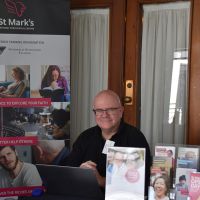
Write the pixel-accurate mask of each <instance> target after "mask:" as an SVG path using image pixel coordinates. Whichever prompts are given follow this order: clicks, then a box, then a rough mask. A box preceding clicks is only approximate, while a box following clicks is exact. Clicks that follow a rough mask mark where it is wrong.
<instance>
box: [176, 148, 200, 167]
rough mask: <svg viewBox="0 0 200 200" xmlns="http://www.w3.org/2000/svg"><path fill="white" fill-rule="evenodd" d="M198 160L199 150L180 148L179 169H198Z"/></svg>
mask: <svg viewBox="0 0 200 200" xmlns="http://www.w3.org/2000/svg"><path fill="white" fill-rule="evenodd" d="M198 158H199V149H198V148H191V147H179V148H178V156H177V168H190V169H198V162H199V159H198Z"/></svg>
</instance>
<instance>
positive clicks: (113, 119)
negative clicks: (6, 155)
mask: <svg viewBox="0 0 200 200" xmlns="http://www.w3.org/2000/svg"><path fill="white" fill-rule="evenodd" d="M93 111H94V116H95V120H96V123H97V125H96V126H94V127H92V128H89V129H87V130H85V131H84V132H83V133H81V134H80V135H79V137H78V138H77V140H76V141H75V143H74V145H73V148H72V151H71V152H70V154H69V156H68V157H67V158H66V159H65V161H64V162H63V163H62V164H63V165H68V166H74V167H78V166H80V167H81V168H89V169H92V170H94V172H95V175H96V178H97V181H98V183H99V185H100V186H101V187H102V188H104V187H105V176H106V153H107V150H106V147H109V146H123V147H139V148H140V147H141V148H145V149H146V157H145V164H146V174H145V176H146V185H145V195H146V196H147V191H148V184H149V181H148V180H149V177H150V165H151V155H150V148H149V145H148V143H147V141H146V138H145V136H144V135H143V133H142V132H141V131H140V130H138V129H137V128H136V127H133V126H132V125H130V124H127V123H126V122H124V121H123V119H122V116H123V111H124V108H123V106H122V104H121V101H120V98H119V96H118V95H117V94H116V93H115V92H113V91H111V90H103V91H101V92H99V93H98V94H97V95H96V96H95V98H94V101H93Z"/></svg>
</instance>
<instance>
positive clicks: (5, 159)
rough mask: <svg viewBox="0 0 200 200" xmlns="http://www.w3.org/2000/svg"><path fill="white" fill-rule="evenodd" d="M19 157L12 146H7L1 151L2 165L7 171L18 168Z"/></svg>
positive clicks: (0, 161)
mask: <svg viewBox="0 0 200 200" xmlns="http://www.w3.org/2000/svg"><path fill="white" fill-rule="evenodd" d="M17 163H18V158H17V155H16V152H15V151H14V150H13V149H11V148H10V147H5V148H3V149H2V150H1V151H0V165H1V166H2V167H3V168H4V169H5V170H7V171H12V170H14V169H15V168H16V166H17Z"/></svg>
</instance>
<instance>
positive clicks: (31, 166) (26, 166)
mask: <svg viewBox="0 0 200 200" xmlns="http://www.w3.org/2000/svg"><path fill="white" fill-rule="evenodd" d="M23 168H24V170H33V169H36V166H35V165H34V164H32V163H27V162H24V163H23Z"/></svg>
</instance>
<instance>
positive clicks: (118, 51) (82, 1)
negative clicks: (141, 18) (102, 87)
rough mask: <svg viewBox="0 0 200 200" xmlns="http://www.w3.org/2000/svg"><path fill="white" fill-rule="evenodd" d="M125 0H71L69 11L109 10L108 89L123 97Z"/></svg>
mask: <svg viewBox="0 0 200 200" xmlns="http://www.w3.org/2000/svg"><path fill="white" fill-rule="evenodd" d="M125 3H126V1H125V0H71V9H78V8H86V9H89V8H109V9H110V33H109V35H110V37H109V38H110V41H109V69H108V74H109V75H108V88H109V89H112V90H114V91H115V92H116V93H118V94H119V96H120V97H121V98H122V97H123V88H124V87H123V68H124V34H125V20H124V19H125V9H126V5H125Z"/></svg>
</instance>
